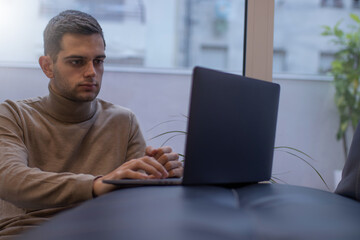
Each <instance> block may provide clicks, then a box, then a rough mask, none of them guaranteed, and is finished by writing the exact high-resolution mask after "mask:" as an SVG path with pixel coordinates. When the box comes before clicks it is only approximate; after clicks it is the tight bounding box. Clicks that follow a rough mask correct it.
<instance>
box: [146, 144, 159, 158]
mask: <svg viewBox="0 0 360 240" xmlns="http://www.w3.org/2000/svg"><path fill="white" fill-rule="evenodd" d="M156 153H157V149H155V148H153V147H152V146H147V147H146V148H145V154H146V155H147V156H150V157H154V155H155V154H156Z"/></svg>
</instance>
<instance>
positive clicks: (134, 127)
mask: <svg viewBox="0 0 360 240" xmlns="http://www.w3.org/2000/svg"><path fill="white" fill-rule="evenodd" d="M129 117H130V121H129V124H130V126H129V127H130V132H129V141H128V149H127V153H126V161H129V160H131V159H134V158H140V157H143V156H144V155H145V147H146V144H145V140H144V137H143V135H142V133H141V130H140V127H139V123H138V121H137V119H136V117H135V115H134V114H133V113H130V115H129Z"/></svg>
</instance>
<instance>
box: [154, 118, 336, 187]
mask: <svg viewBox="0 0 360 240" xmlns="http://www.w3.org/2000/svg"><path fill="white" fill-rule="evenodd" d="M182 116H183V117H186V118H188V117H187V116H185V115H182ZM178 121H181V122H183V120H168V121H165V122H161V123H159V124H157V125H155V126H154V127H152V128H151V129H149V130H148V131H151V130H153V129H155V128H156V127H158V126H160V125H163V124H166V123H170V122H178ZM186 134H187V132H186V131H178V130H174V131H166V132H162V133H160V134H157V135H156V136H154V137H152V138H150V139H149V140H152V139H156V138H160V137H166V139H165V140H164V141H163V143H162V145H161V146H164V145H165V144H166V143H168V142H169V141H170V140H171V139H173V138H175V137H178V136H183V135H186ZM274 150H275V151H280V152H284V153H287V154H289V155H291V156H293V157H295V158H297V159H300V160H301V161H303V162H304V163H305V164H306V165H308V166H309V167H310V168H311V169H312V170H314V171H315V172H316V174H317V175H318V176H319V178H320V179H321V181H322V182H323V183H324V185H325V186H326V188H327V189H328V190H329V191H330V188H329V186H328V185H327V183H326V181H325V180H324V178H323V176H322V175H321V173H320V172H319V171H318V170H317V169H316V168H315V167H314V166H313V165H312V164H311V163H310V162H309V160H312V161H314V159H313V158H311V157H310V156H309V155H308V154H306V153H304V152H302V151H300V150H298V149H296V148H293V147H288V146H278V147H275V148H274ZM178 154H179V156H181V157H182V158H185V156H184V154H181V153H178ZM270 182H272V183H277V182H283V183H286V182H284V181H283V180H282V179H281V178H279V177H276V176H275V175H274V174H273V176H272V177H271V179H270Z"/></svg>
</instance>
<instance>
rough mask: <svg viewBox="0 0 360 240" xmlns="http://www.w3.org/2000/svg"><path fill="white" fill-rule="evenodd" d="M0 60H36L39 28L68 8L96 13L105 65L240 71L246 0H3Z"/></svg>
mask: <svg viewBox="0 0 360 240" xmlns="http://www.w3.org/2000/svg"><path fill="white" fill-rule="evenodd" d="M1 4H2V5H1V8H0V31H1V32H2V33H6V34H2V37H1V38H0V44H2V46H7V47H6V48H1V49H0V62H3V63H4V62H7V63H10V64H11V63H16V64H18V63H33V64H36V63H37V59H38V57H39V56H41V55H42V54H43V40H42V32H43V29H44V28H45V26H46V24H47V22H48V21H49V19H50V18H51V17H53V16H55V15H56V14H58V13H59V12H61V11H63V10H66V9H76V10H80V11H84V12H87V13H90V14H91V15H93V16H94V17H95V18H97V19H98V21H99V22H100V24H101V26H102V27H103V30H104V35H105V38H106V42H107V49H106V53H107V56H108V57H107V60H106V65H107V66H116V67H122V66H123V67H128V66H131V67H150V68H181V69H182V68H185V69H187V68H192V67H193V66H195V65H204V66H208V67H211V66H213V67H216V68H219V69H224V70H233V71H239V72H240V71H241V70H242V66H243V46H244V41H243V39H244V11H245V0H103V1H98V0H69V1H63V0H17V1H13V0H2V3H1Z"/></svg>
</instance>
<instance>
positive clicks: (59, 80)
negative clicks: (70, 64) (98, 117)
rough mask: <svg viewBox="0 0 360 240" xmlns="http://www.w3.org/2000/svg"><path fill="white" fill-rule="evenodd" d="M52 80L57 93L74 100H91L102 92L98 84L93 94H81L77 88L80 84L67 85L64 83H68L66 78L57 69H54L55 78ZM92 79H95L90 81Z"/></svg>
mask: <svg viewBox="0 0 360 240" xmlns="http://www.w3.org/2000/svg"><path fill="white" fill-rule="evenodd" d="M52 81H53V85H54V86H55V89H54V87H53V90H54V91H55V92H56V93H57V94H59V95H61V96H62V97H64V98H66V99H69V100H71V101H74V102H91V101H93V100H94V99H95V98H96V97H97V95H98V94H99V92H100V86H99V85H97V86H98V89H97V91H96V92H93V94H92V95H89V94H85V96H81V95H80V94H79V92H78V90H77V88H78V87H79V86H78V85H75V86H74V87H71V86H66V84H63V83H66V80H65V78H64V77H63V76H62V75H61V74H60V72H59V71H57V69H54V78H53V79H52ZM90 81H91V82H94V81H93V80H89V82H90Z"/></svg>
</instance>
